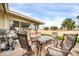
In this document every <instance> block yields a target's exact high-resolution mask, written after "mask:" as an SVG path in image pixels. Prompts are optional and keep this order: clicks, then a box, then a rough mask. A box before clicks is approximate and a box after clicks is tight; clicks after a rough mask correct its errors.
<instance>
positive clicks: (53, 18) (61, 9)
mask: <svg viewBox="0 0 79 59" xmlns="http://www.w3.org/2000/svg"><path fill="white" fill-rule="evenodd" d="M10 9H11V10H14V11H17V12H19V13H22V14H24V15H27V16H30V17H32V18H35V19H38V20H40V21H43V22H45V25H44V26H58V27H60V26H61V23H62V22H63V20H64V19H65V18H73V19H75V21H76V22H77V21H78V20H77V19H76V16H77V15H79V4H78V3H26V4H25V3H24V4H23V3H22V4H21V3H18V4H17V3H16V4H10Z"/></svg>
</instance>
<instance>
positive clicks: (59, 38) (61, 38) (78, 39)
mask: <svg viewBox="0 0 79 59" xmlns="http://www.w3.org/2000/svg"><path fill="white" fill-rule="evenodd" d="M57 38H58V40H63V36H58V37H57ZM76 42H77V43H78V44H79V37H78V38H77V41H76Z"/></svg>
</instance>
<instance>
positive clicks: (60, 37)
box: [42, 34, 79, 45]
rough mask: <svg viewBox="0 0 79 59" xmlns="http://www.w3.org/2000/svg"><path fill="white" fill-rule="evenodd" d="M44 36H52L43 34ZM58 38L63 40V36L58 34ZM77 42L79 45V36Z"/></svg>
mask: <svg viewBox="0 0 79 59" xmlns="http://www.w3.org/2000/svg"><path fill="white" fill-rule="evenodd" d="M42 36H51V35H50V34H42ZM57 38H58V40H63V36H58V37H57ZM77 44H78V45H79V37H78V38H77Z"/></svg>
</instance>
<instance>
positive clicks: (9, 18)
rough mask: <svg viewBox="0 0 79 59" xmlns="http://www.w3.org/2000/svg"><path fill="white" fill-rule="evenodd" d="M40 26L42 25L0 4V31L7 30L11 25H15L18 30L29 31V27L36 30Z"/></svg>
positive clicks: (6, 5)
mask: <svg viewBox="0 0 79 59" xmlns="http://www.w3.org/2000/svg"><path fill="white" fill-rule="evenodd" d="M40 24H44V23H43V22H41V21H38V20H35V19H33V18H30V17H28V16H25V15H22V14H19V13H16V12H14V11H11V10H9V8H8V4H5V3H0V29H9V28H10V27H11V26H12V25H15V27H16V29H18V30H21V29H29V27H34V28H36V29H38V27H39V25H40Z"/></svg>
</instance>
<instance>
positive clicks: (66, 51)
mask: <svg viewBox="0 0 79 59" xmlns="http://www.w3.org/2000/svg"><path fill="white" fill-rule="evenodd" d="M48 49H52V50H55V51H58V52H62V53H68V52H69V51H63V50H60V49H57V48H53V47H48V48H47V50H48Z"/></svg>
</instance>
